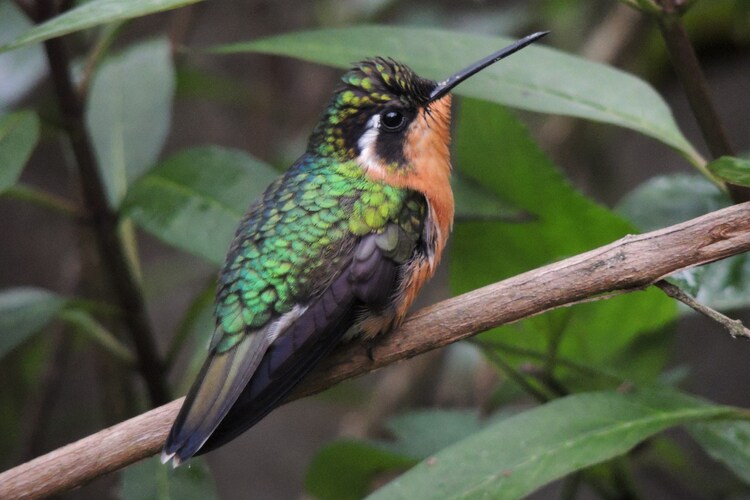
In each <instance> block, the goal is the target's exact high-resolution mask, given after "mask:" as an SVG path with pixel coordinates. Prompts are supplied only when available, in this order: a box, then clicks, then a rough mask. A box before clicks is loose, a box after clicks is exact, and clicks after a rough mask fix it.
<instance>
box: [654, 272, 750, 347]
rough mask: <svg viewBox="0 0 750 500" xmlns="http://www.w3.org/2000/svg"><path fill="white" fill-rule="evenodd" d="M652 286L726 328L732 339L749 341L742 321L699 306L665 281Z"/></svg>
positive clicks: (702, 305)
mask: <svg viewBox="0 0 750 500" xmlns="http://www.w3.org/2000/svg"><path fill="white" fill-rule="evenodd" d="M654 285H655V286H656V287H657V288H660V289H661V290H662V291H663V292H664V293H666V294H667V295H669V296H670V297H672V298H673V299H676V300H679V301H680V302H682V303H683V304H685V305H686V306H688V307H689V308H691V309H693V310H694V311H696V312H699V313H701V314H702V315H704V316H706V317H707V318H709V319H712V320H714V321H716V322H717V323H719V324H720V325H721V326H723V327H724V328H726V330H727V331H728V332H729V335H731V336H732V337H734V338H745V339H750V330H748V329H747V328H746V327H745V325H743V324H742V321H740V320H738V319H732V318H730V317H729V316H725V315H724V314H721V313H720V312H719V311H717V310H715V309H711V308H710V307H708V306H707V305H705V304H701V303H700V302H698V301H697V300H695V299H694V298H693V297H691V296H690V295H688V294H687V293H685V292H684V291H683V290H682V289H681V288H680V287H678V286H675V285H673V284H672V283H669V282H668V281H666V280H661V281H658V282H656V283H654Z"/></svg>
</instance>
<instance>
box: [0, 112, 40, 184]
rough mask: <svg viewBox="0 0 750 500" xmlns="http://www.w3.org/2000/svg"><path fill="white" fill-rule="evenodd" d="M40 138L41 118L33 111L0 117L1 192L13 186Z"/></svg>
mask: <svg viewBox="0 0 750 500" xmlns="http://www.w3.org/2000/svg"><path fill="white" fill-rule="evenodd" d="M38 140H39V119H38V118H37V117H36V115H35V114H34V113H32V112H31V111H20V112H18V113H13V114H10V115H6V116H3V117H0V193H2V192H3V191H5V190H6V189H8V188H10V187H12V186H13V185H14V184H15V183H16V181H17V180H18V177H19V176H20V175H21V171H22V170H23V167H24V166H25V165H26V162H27V161H28V159H29V156H31V152H32V151H34V147H35V146H36V143H37V141H38Z"/></svg>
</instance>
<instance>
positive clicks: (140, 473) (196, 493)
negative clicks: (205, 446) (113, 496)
mask: <svg viewBox="0 0 750 500" xmlns="http://www.w3.org/2000/svg"><path fill="white" fill-rule="evenodd" d="M120 498H121V499H122V500H152V499H153V500H170V499H174V500H192V499H195V500H210V499H212V498H219V497H218V495H217V493H216V486H215V485H214V481H213V478H212V477H211V473H210V472H209V470H208V467H207V466H206V463H205V461H204V460H203V459H202V458H192V459H191V460H190V463H189V464H186V465H184V466H182V467H179V468H177V469H173V468H172V467H169V466H167V465H164V464H162V463H161V462H160V461H159V458H158V457H152V458H148V459H146V460H141V461H140V462H137V463H135V464H133V465H131V466H130V467H128V468H127V469H125V472H123V474H122V479H121V483H120Z"/></svg>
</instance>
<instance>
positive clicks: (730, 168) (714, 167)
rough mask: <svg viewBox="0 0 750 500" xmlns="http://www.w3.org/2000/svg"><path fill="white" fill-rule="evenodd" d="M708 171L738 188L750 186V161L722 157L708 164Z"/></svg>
mask: <svg viewBox="0 0 750 500" xmlns="http://www.w3.org/2000/svg"><path fill="white" fill-rule="evenodd" d="M708 169H709V170H710V171H711V173H713V174H714V175H716V176H717V177H720V178H722V179H724V180H725V181H729V182H731V183H732V184H738V185H740V186H750V160H746V159H743V158H735V157H733V156H722V157H721V158H719V159H717V160H714V161H712V162H711V163H709V164H708Z"/></svg>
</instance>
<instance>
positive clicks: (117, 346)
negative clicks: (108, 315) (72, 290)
mask: <svg viewBox="0 0 750 500" xmlns="http://www.w3.org/2000/svg"><path fill="white" fill-rule="evenodd" d="M60 319H61V320H62V321H64V322H65V323H67V324H68V325H69V326H71V327H73V328H75V329H76V330H77V331H78V332H79V333H82V334H84V335H86V336H87V337H88V338H90V339H91V340H93V341H94V342H96V343H97V344H99V345H100V346H101V347H103V348H104V350H106V351H107V352H108V353H110V354H111V355H113V356H114V357H115V358H117V359H118V360H120V361H122V362H123V363H124V364H126V365H127V366H135V356H134V355H133V353H132V352H131V351H130V349H128V348H127V347H125V345H123V343H122V342H120V341H119V340H117V338H116V337H115V336H114V335H113V334H112V332H110V331H109V330H107V329H106V328H104V327H103V326H102V325H101V324H100V323H99V322H97V321H96V320H95V319H94V318H92V317H91V316H90V315H88V314H86V313H85V312H83V311H80V310H75V309H67V310H65V311H63V312H62V313H60Z"/></svg>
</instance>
